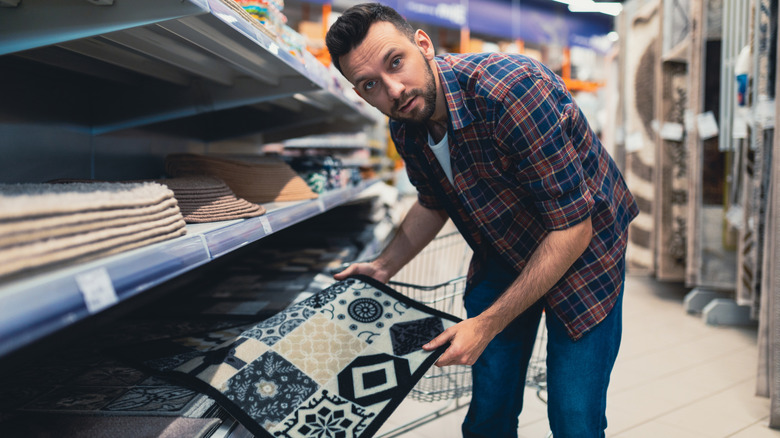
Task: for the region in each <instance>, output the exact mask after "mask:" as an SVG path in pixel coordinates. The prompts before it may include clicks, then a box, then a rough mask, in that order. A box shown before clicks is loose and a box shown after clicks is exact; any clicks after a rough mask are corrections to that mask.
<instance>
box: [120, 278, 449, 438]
mask: <svg viewBox="0 0 780 438" xmlns="http://www.w3.org/2000/svg"><path fill="white" fill-rule="evenodd" d="M459 321H460V320H459V319H458V318H456V317H454V316H452V315H448V314H446V313H443V312H440V311H438V310H435V309H432V308H429V307H427V306H425V305H423V304H421V303H419V302H416V301H414V300H411V299H410V298H408V297H406V296H404V295H402V294H400V293H398V292H396V291H395V290H393V289H391V288H389V287H388V286H386V285H384V284H381V283H379V282H377V281H376V280H374V279H371V278H368V277H364V276H355V277H352V278H349V279H347V280H344V281H341V282H338V283H335V284H333V285H332V286H330V287H328V288H326V289H323V290H321V291H319V292H317V293H316V294H314V295H312V296H310V297H309V298H306V299H305V300H303V301H300V302H298V303H295V304H293V305H292V306H290V307H288V308H287V309H285V310H284V311H282V312H280V313H278V314H276V315H274V316H273V317H271V318H269V319H267V320H265V321H263V322H260V323H258V324H256V325H251V326H248V327H246V328H244V330H243V331H241V332H240V333H238V334H234V333H231V332H230V331H221V332H214V333H208V334H205V335H203V336H200V337H198V336H189V337H187V338H180V339H168V340H161V341H155V342H153V343H143V344H136V345H133V346H129V347H125V348H123V349H122V350H121V351H118V354H119V355H121V356H123V357H125V358H126V359H127V360H130V361H134V362H135V363H137V364H138V365H139V366H142V367H145V368H147V369H150V370H153V371H157V372H160V373H162V374H163V375H165V376H168V377H171V378H174V379H176V380H178V381H179V382H180V383H182V384H184V385H189V386H192V387H194V388H196V389H199V390H201V391H202V392H204V393H206V394H208V395H210V396H211V397H212V398H214V399H215V400H216V401H217V402H218V403H219V404H220V405H221V406H222V407H223V408H224V409H225V410H227V411H228V412H229V413H230V414H231V415H233V417H234V418H236V419H237V420H238V421H240V422H241V423H242V424H243V425H244V426H245V427H246V428H247V429H248V430H249V431H251V432H252V433H253V434H255V435H256V436H258V437H266V438H267V437H326V436H327V437H330V436H334V437H336V436H337V437H344V438H350V437H355V438H368V437H371V436H373V435H374V434H375V433H376V432H377V430H379V428H380V426H381V425H382V423H384V421H385V420H387V418H388V417H389V416H390V414H391V413H392V412H393V411H394V410H395V409H396V408H397V407H398V405H399V404H400V403H401V402H402V401H403V399H404V398H405V397H406V395H407V394H408V393H409V392H410V391H411V390H412V388H413V387H414V385H415V384H416V383H417V382H418V381H419V380H420V378H421V377H422V376H423V374H424V373H425V372H426V371H427V370H428V369H429V368H430V367H431V366H432V365H433V364H434V362H435V361H436V359H438V357H439V356H440V355H441V354H442V353H443V352H444V350H445V349H446V346H443V347H441V348H439V349H437V350H436V351H432V352H427V351H424V350H423V349H422V345H423V344H425V343H426V342H428V341H429V340H431V339H433V338H434V337H435V336H437V335H438V334H439V333H441V332H442V331H444V330H445V329H446V328H448V327H450V326H452V325H454V324H456V323H457V322H459Z"/></svg>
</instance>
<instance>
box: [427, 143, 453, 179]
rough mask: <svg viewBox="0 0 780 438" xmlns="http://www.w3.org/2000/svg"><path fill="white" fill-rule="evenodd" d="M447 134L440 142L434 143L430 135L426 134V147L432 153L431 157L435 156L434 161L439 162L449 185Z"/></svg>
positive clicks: (450, 171) (450, 175)
mask: <svg viewBox="0 0 780 438" xmlns="http://www.w3.org/2000/svg"><path fill="white" fill-rule="evenodd" d="M447 135H448V134H447V133H446V132H445V133H444V137H443V138H442V139H441V141H440V142H438V143H435V142H434V140H433V137H431V133H430V132H429V133H428V147H429V148H431V151H433V155H436V159H437V160H439V164H441V168H442V169H444V173H445V174H446V175H447V179H448V180H450V184H453V179H452V165H451V164H450V145H449V142H448V141H447Z"/></svg>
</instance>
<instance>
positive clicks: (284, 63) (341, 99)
mask: <svg viewBox="0 0 780 438" xmlns="http://www.w3.org/2000/svg"><path fill="white" fill-rule="evenodd" d="M284 47H285V46H284V43H283V42H282V41H281V40H280V39H278V38H277V37H276V36H275V35H274V34H272V33H270V32H269V31H268V30H266V29H265V28H264V27H263V26H262V25H259V24H258V23H256V22H254V21H253V20H252V19H251V17H250V16H249V15H248V14H246V13H245V12H244V10H243V9H242V8H240V7H238V6H237V5H236V4H231V3H230V2H229V1H227V0H133V1H120V0H0V121H2V122H3V123H6V124H14V123H15V124H17V126H18V127H19V128H17V129H15V130H14V131H13V132H14V135H22V136H24V135H25V134H26V133H32V132H35V130H36V129H39V128H40V129H47V130H50V131H47V132H55V133H57V134H62V135H56V134H55V135H52V136H50V137H43V138H44V139H45V141H44V142H42V143H40V144H36V148H37V149H36V150H38V151H39V152H40V157H41V158H42V157H44V156H46V155H47V154H51V153H56V155H57V156H60V155H61V156H68V154H70V155H71V156H75V155H76V154H77V153H78V154H80V155H78V160H82V161H84V160H85V158H86V159H87V160H91V162H92V163H91V166H93V169H92V172H94V167H95V166H97V164H96V163H98V162H99V158H100V156H99V153H101V151H102V152H103V153H105V149H106V148H110V147H111V146H112V144H111V142H112V139H114V138H122V139H125V140H126V139H128V138H129V139H133V142H131V146H129V147H135V148H137V149H138V150H139V151H141V152H140V154H148V155H149V156H158V155H160V154H163V153H164V152H161V150H160V149H152V148H150V147H148V146H147V144H146V140H147V139H148V138H170V139H175V140H176V141H177V142H178V143H176V142H173V147H174V149H173V150H174V151H175V147H179V146H180V145H181V144H182V143H183V142H189V141H194V142H195V143H197V142H201V143H202V144H208V143H209V142H215V141H219V140H226V139H234V138H249V137H253V136H256V135H261V136H262V140H263V141H264V142H273V141H279V140H283V139H287V138H290V137H297V136H301V135H308V134H322V133H327V132H333V131H336V132H349V131H357V130H361V129H363V127H365V126H366V125H367V124H369V123H373V122H375V121H376V120H377V113H376V112H375V111H374V110H373V109H371V108H369V107H368V106H367V105H365V104H363V103H361V102H358V101H355V100H351V99H349V98H347V94H346V93H345V92H344V90H342V89H341V87H340V85H339V82H338V81H337V80H336V78H335V77H334V76H333V74H332V73H331V71H329V70H328V69H327V68H325V67H324V66H323V65H322V64H320V63H319V62H318V61H316V60H315V59H314V58H313V57H311V56H310V55H308V53H303V54H297V55H296V54H293V53H290V52H288V50H287V49H285V48H284ZM6 126H7V125H6ZM52 127H55V128H52ZM71 132H75V133H77V134H74V135H73V137H74V138H77V139H78V140H73V138H71V139H70V140H68V137H69V136H70V135H71V134H70V133H71ZM60 137H65V138H64V139H63V138H60ZM68 141H70V143H69V142H68ZM79 142H80V143H79ZM19 143H20V144H21V145H24V144H25V143H24V141H20V142H19ZM74 143H75V145H76V146H78V149H79V150H78V151H77V150H75V149H76V148H73V149H70V148H68V146H73V145H74ZM84 143H87V148H86V150H87V152H86V154H85V152H84V146H83V145H84ZM97 143H100V144H101V145H103V147H104V148H103V149H102V150H101V149H99V148H97V147H96V146H95V144H97ZM128 144H129V143H128V142H125V143H121V145H118V146H117V147H119V148H121V147H128ZM158 144H159V142H158ZM0 147H2V148H7V150H8V151H10V152H11V155H12V156H13V152H15V151H17V150H18V149H14V148H18V146H16V145H15V144H6V145H3V146H0ZM90 148H91V151H90ZM96 151H97V152H96ZM32 158H37V157H34V156H33V157H32ZM14 163H15V161H14V159H11V160H9V161H6V162H5V163H4V164H5V165H6V166H7V167H6V168H8V167H12V166H14V165H15V164H14ZM16 163H17V165H18V161H16ZM58 164H59V163H56V162H55V164H54V166H56V165H58ZM67 165H68V164H66V163H63V166H67ZM3 168H4V166H3V163H2V162H0V171H1V170H3ZM30 168H31V169H35V166H30ZM48 170H49V171H50V172H49V173H52V172H51V170H52V168H51V167H49V168H48ZM71 170H72V169H71ZM110 170H111V169H109V171H110ZM55 173H56V171H55ZM16 174H18V172H17V173H16ZM11 175H14V172H11ZM45 175H46V174H41V175H37V177H38V178H45V177H46V176H45ZM373 182H374V181H371V182H363V183H361V184H360V185H358V186H355V187H349V188H343V189H339V190H335V191H332V192H328V193H325V194H322V195H321V196H320V197H319V198H318V199H315V200H311V201H303V202H295V203H278V204H266V205H264V206H265V208H266V210H267V213H266V214H265V215H263V216H261V217H256V218H251V219H244V220H236V221H226V222H215V223H209V224H193V225H188V226H187V234H186V235H185V236H182V237H180V238H176V239H172V240H169V241H165V242H160V243H157V244H153V245H149V246H147V247H143V248H138V249H135V250H132V251H127V252H124V253H121V254H117V255H113V256H108V257H103V258H100V259H97V260H93V261H90V262H85V263H78V264H72V265H65V266H64V267H60V268H52V269H46V270H40V271H35V272H32V273H30V274H27V275H21V276H16V277H13V278H11V279H5V280H3V281H2V282H0V359H2V358H4V357H10V356H11V354H12V353H15V352H18V351H20V350H22V349H23V348H24V347H27V346H30V345H32V344H34V343H36V342H38V341H41V340H43V339H44V338H46V337H48V336H50V335H53V334H55V333H57V332H58V331H61V330H64V329H66V328H68V327H70V326H73V325H74V324H77V323H79V322H81V321H84V320H87V319H89V318H91V317H92V316H93V315H95V314H98V313H100V312H102V311H104V310H106V309H109V308H113V307H116V306H121V305H122V304H123V303H125V302H126V301H128V300H129V299H131V298H133V297H136V296H139V295H141V294H143V293H144V292H145V291H148V290H150V289H151V288H153V287H155V286H157V285H160V284H162V283H164V282H167V281H168V280H171V279H174V278H176V277H178V276H181V275H183V274H185V273H187V272H189V271H192V270H194V269H196V268H198V267H200V266H203V265H205V264H208V263H209V262H211V261H213V260H214V259H216V258H218V257H221V256H223V255H225V254H228V253H230V252H232V251H235V250H237V249H239V248H241V247H243V246H245V245H248V244H250V243H252V242H255V241H257V240H259V239H262V238H263V237H265V236H267V235H269V234H272V233H274V232H276V231H279V230H281V229H284V228H286V227H289V226H291V225H293V224H296V223H299V222H301V221H304V220H306V219H308V218H311V217H313V216H316V215H318V214H321V213H323V212H325V211H327V210H330V209H331V208H333V207H335V206H337V205H340V204H342V203H345V202H348V201H350V200H353V199H355V198H356V197H357V196H359V194H360V193H361V192H362V191H363V189H365V188H366V187H368V186H369V185H371V184H372V183H373Z"/></svg>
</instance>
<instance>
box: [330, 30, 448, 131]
mask: <svg viewBox="0 0 780 438" xmlns="http://www.w3.org/2000/svg"><path fill="white" fill-rule="evenodd" d="M340 61H341V69H342V70H343V72H344V76H346V78H347V79H348V80H349V81H350V82H352V84H353V85H354V86H355V91H357V93H358V94H359V95H360V96H361V97H362V98H363V99H365V101H366V102H368V103H369V104H370V105H372V106H374V107H375V108H377V109H378V110H379V111H381V112H382V113H384V114H385V115H387V116H388V117H390V118H392V119H395V120H400V121H407V122H415V123H425V122H427V121H428V120H429V119H430V118H431V115H432V114H433V111H434V109H435V107H436V82H435V79H434V77H433V71H432V70H431V66H430V65H429V64H428V59H426V57H425V55H424V54H423V52H422V51H421V50H420V47H418V45H416V44H415V43H413V42H412V41H410V40H409V38H407V37H406V36H405V35H403V34H402V33H401V32H399V31H398V30H397V29H396V28H395V26H393V25H392V24H391V23H388V22H384V21H380V22H377V23H374V24H373V25H371V27H370V28H369V30H368V34H366V38H365V39H364V40H363V42H362V43H360V45H359V46H357V47H355V48H354V49H353V50H352V51H350V52H349V53H347V54H346V55H344V56H342V57H341V60H340Z"/></svg>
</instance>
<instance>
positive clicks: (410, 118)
mask: <svg viewBox="0 0 780 438" xmlns="http://www.w3.org/2000/svg"><path fill="white" fill-rule="evenodd" d="M420 56H422V57H423V61H424V64H425V85H424V88H415V89H413V90H411V91H409V92H408V93H404V94H402V95H401V97H400V98H399V99H398V100H396V101H395V103H394V104H393V110H392V114H388V116H389V117H390V118H392V119H395V120H398V121H400V122H408V123H415V124H424V123H426V122H427V121H428V120H430V119H431V116H433V111H434V110H435V109H436V81H435V80H434V78H433V70H432V69H431V66H430V64H428V61H427V60H426V59H425V57H424V56H423V54H422V53H420ZM415 96H422V98H423V106H422V108H419V109H414V110H412V111H411V112H410V113H409V114H407V115H403V116H402V115H400V114H399V113H398V110H399V109H400V106H401V103H402V102H409V99H411V98H413V97H415Z"/></svg>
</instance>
